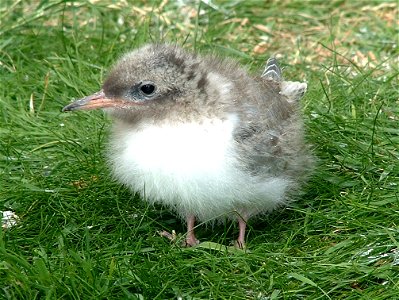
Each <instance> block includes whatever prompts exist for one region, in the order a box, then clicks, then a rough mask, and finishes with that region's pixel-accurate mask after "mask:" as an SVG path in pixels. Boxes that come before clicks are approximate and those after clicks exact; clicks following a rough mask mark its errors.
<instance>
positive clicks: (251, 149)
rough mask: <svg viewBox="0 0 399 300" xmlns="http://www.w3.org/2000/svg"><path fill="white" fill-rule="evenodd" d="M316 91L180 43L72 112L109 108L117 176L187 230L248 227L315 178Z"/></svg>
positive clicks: (128, 64) (152, 49) (156, 52)
mask: <svg viewBox="0 0 399 300" xmlns="http://www.w3.org/2000/svg"><path fill="white" fill-rule="evenodd" d="M306 88H307V85H306V83H299V82H291V81H283V79H282V74H281V69H280V67H279V66H278V63H277V60H276V59H274V58H271V59H269V61H268V62H267V65H266V68H265V70H264V72H263V74H262V75H261V76H251V75H249V74H248V72H247V71H246V70H245V69H244V68H242V67H240V66H239V65H238V64H237V63H235V62H233V61H231V60H228V59H221V58H219V57H216V56H201V55H199V54H195V53H191V52H188V51H185V50H183V49H182V48H180V47H178V46H176V45H167V44H150V45H146V46H143V47H141V48H139V49H137V50H134V51H132V52H130V53H128V54H126V55H124V56H123V57H122V58H121V59H120V60H119V61H118V62H117V63H116V65H115V66H114V67H113V69H112V70H111V71H110V73H109V75H108V78H107V79H106V80H105V82H104V84H103V87H102V89H101V90H100V91H99V92H97V93H95V94H93V95H91V96H88V97H85V98H83V99H80V100H77V101H75V102H73V103H71V104H69V105H67V106H66V107H64V109H63V111H72V110H89V109H97V108H102V109H104V110H105V111H106V112H107V113H108V114H109V115H110V116H111V117H112V118H113V120H114V123H113V130H112V132H111V134H110V143H109V149H108V160H109V163H110V165H111V167H112V170H113V173H114V176H115V178H116V179H117V180H118V181H120V182H121V183H122V184H124V185H126V186H127V187H129V188H130V189H131V190H132V191H134V192H138V193H139V194H140V195H141V196H142V198H144V199H145V200H147V201H149V202H150V203H160V204H162V205H164V206H167V207H169V208H170V209H172V210H173V211H175V212H176V213H177V214H178V215H179V216H180V217H181V218H182V219H184V220H186V222H187V235H186V244H187V245H189V246H194V245H196V244H197V243H198V240H197V239H196V237H195V234H194V227H195V222H196V221H200V222H209V221H214V220H222V219H226V218H230V219H232V220H236V221H238V224H239V236H238V238H237V241H236V246H237V247H239V248H244V247H245V229H246V224H247V221H248V219H249V218H251V217H253V216H255V215H259V214H262V213H265V212H270V211H272V210H273V209H275V208H277V207H279V206H281V205H284V204H287V203H288V202H289V201H290V199H292V196H293V195H294V193H296V192H297V191H298V190H299V188H300V186H301V184H302V183H303V182H304V181H305V180H306V178H307V177H308V174H309V172H310V171H311V169H312V166H313V159H312V155H311V153H310V151H309V147H308V146H307V144H306V143H305V141H304V137H303V121H302V117H301V114H300V112H299V104H298V100H299V99H300V98H301V97H302V96H303V94H304V93H305V91H306Z"/></svg>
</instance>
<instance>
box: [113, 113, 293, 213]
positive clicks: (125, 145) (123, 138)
mask: <svg viewBox="0 0 399 300" xmlns="http://www.w3.org/2000/svg"><path fill="white" fill-rule="evenodd" d="M236 123H237V117H235V116H230V118H228V119H226V120H219V119H204V120H203V121H202V122H201V123H195V122H192V123H180V124H164V125H162V126H147V127H144V128H143V129H142V130H140V131H126V132H124V133H123V134H119V135H118V138H117V140H113V144H114V145H115V146H113V148H112V149H111V153H110V154H111V155H110V158H111V161H112V163H113V169H114V173H115V175H116V177H117V178H118V179H119V180H120V181H121V182H122V183H124V184H125V185H127V186H129V187H130V188H132V189H133V190H134V191H137V192H140V193H141V195H142V197H144V198H145V199H146V200H148V201H150V202H160V203H163V204H165V205H167V206H171V207H174V208H175V209H176V211H178V212H179V213H180V214H181V215H182V216H184V215H185V214H188V213H195V214H196V215H197V217H198V218H199V219H203V220H206V219H209V218H217V217H218V216H220V215H221V214H226V213H228V212H230V211H233V210H234V209H236V208H237V207H244V208H245V207H246V206H249V207H251V208H255V210H262V209H264V208H266V209H267V210H269V209H272V208H274V206H275V205H276V202H279V201H281V200H280V199H282V197H283V195H284V192H285V189H286V185H287V184H286V182H285V181H284V180H277V181H276V179H273V180H271V181H270V182H269V183H267V182H262V183H259V182H255V180H254V178H252V177H251V176H250V175H248V174H246V173H244V172H243V171H242V170H240V169H239V168H238V167H237V164H238V161H237V159H236V154H235V152H234V139H233V130H234V128H235V126H236ZM259 193H261V194H265V195H267V196H266V197H268V198H269V197H270V198H271V199H269V200H268V201H266V202H265V200H266V199H261V198H264V197H265V195H259ZM273 193H274V194H275V195H273ZM257 202H259V203H257ZM265 204H267V205H266V207H264V206H265Z"/></svg>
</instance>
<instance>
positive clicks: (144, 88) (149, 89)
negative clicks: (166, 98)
mask: <svg viewBox="0 0 399 300" xmlns="http://www.w3.org/2000/svg"><path fill="white" fill-rule="evenodd" d="M140 91H141V92H142V93H143V94H144V95H145V96H151V95H152V94H154V92H155V85H154V84H153V83H143V84H142V85H141V86H140Z"/></svg>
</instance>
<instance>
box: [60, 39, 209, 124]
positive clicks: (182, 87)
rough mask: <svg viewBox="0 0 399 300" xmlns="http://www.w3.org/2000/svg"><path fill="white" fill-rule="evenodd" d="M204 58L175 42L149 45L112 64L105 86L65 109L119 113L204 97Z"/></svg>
mask: <svg viewBox="0 0 399 300" xmlns="http://www.w3.org/2000/svg"><path fill="white" fill-rule="evenodd" d="M199 66H200V60H199V59H198V58H197V57H196V55H195V54H189V53H187V52H185V51H184V50H182V49H181V48H179V47H176V46H173V45H157V44H155V45H147V46H144V47H142V48H139V49H137V50H135V51H132V52H130V53H128V54H126V55H124V56H123V57H122V58H121V59H120V60H119V61H118V62H117V63H116V64H115V66H114V67H113V68H112V70H111V71H110V73H109V75H108V77H107V79H106V80H105V82H104V84H103V87H102V89H101V90H100V91H99V92H97V93H95V94H93V95H90V96H87V97H84V98H82V99H79V100H77V101H75V102H73V103H71V104H69V105H67V106H65V107H64V108H63V111H72V110H91V109H98V108H102V109H106V110H107V111H108V112H109V113H110V114H111V115H114V116H116V117H126V116H128V115H131V116H132V115H137V114H144V115H145V113H146V112H152V113H154V112H157V113H158V114H162V112H163V111H164V110H166V109H170V108H171V107H176V106H179V107H182V106H186V105H189V102H190V101H191V100H190V99H200V98H201V97H198V95H196V93H197V94H198V93H200V92H201V88H203V86H204V85H205V81H206V77H205V76H204V75H203V74H202V72H201V71H200V70H199V69H200V67H199Z"/></svg>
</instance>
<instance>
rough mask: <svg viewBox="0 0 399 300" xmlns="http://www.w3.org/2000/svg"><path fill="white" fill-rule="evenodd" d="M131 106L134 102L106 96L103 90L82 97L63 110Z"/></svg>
mask: <svg viewBox="0 0 399 300" xmlns="http://www.w3.org/2000/svg"><path fill="white" fill-rule="evenodd" d="M129 105H130V106H131V105H132V103H130V102H128V101H124V100H119V99H110V98H107V96H105V94H104V91H103V90H101V91H99V92H97V93H95V94H93V95H90V96H87V97H84V98H82V99H79V100H76V101H75V102H72V103H71V104H68V105H67V106H65V107H64V108H63V109H62V111H63V112H65V111H72V110H91V109H98V108H109V107H119V108H121V107H126V106H129Z"/></svg>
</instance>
